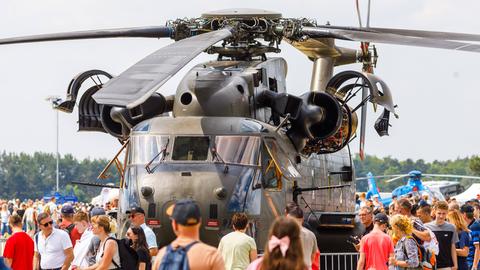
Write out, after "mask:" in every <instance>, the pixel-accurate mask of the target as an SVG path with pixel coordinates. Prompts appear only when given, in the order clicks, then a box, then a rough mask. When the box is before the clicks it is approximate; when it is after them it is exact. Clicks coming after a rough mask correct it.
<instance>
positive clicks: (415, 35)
mask: <svg viewBox="0 0 480 270" xmlns="http://www.w3.org/2000/svg"><path fill="white" fill-rule="evenodd" d="M113 37H143V38H172V39H174V40H175V41H176V42H175V43H172V44H171V45H168V46H166V47H164V48H161V49H159V50H158V51H156V52H154V53H153V54H151V55H149V56H147V57H145V58H144V59H142V60H141V61H139V62H138V63H136V64H135V65H133V66H132V67H130V68H129V69H127V70H126V71H125V72H123V73H121V74H120V75H118V76H116V77H114V76H113V75H111V74H109V73H108V72H106V71H102V70H89V71H86V72H83V73H80V74H79V75H78V76H76V77H75V78H74V79H73V80H72V81H71V82H70V85H69V87H68V90H67V99H66V101H64V102H63V103H62V104H60V105H59V106H58V107H57V108H58V109H60V110H62V111H65V112H72V111H73V108H74V107H75V105H76V104H77V98H78V97H79V93H80V92H81V89H82V85H84V82H85V81H87V80H93V81H95V82H96V85H94V86H92V87H90V88H88V89H86V91H85V92H84V93H83V94H82V95H81V97H80V100H79V101H78V112H79V121H78V123H79V130H80V131H97V132H105V133H108V134H110V135H112V136H113V137H114V138H116V139H117V140H118V141H119V142H120V143H121V144H122V146H121V149H120V151H119V152H118V153H117V155H116V156H115V157H114V158H113V159H112V161H111V162H110V163H109V164H108V165H107V167H106V169H107V168H109V167H110V166H111V165H114V166H115V167H116V168H117V169H118V170H119V172H120V175H121V182H120V215H119V222H120V224H121V226H120V228H121V231H122V232H123V231H125V228H126V226H127V225H128V221H127V220H126V216H125V215H122V214H124V213H125V211H126V210H127V209H128V208H129V207H131V206H134V205H140V206H142V207H143V208H144V209H146V212H147V224H148V225H149V226H151V227H152V228H153V230H154V232H155V233H156V235H157V240H158V242H159V244H160V245H161V246H163V245H165V244H167V243H169V242H170V241H171V240H172V239H173V238H174V234H173V232H172V229H171V226H170V225H169V223H170V222H169V219H168V217H167V215H166V213H165V210H166V209H167V208H168V207H169V206H170V205H171V204H173V203H174V202H175V201H176V200H177V199H180V198H185V197H187V198H192V199H194V200H196V201H198V202H199V204H200V206H201V210H202V215H203V225H202V228H201V238H202V240H203V241H205V242H206V243H208V244H212V245H216V244H217V243H218V241H219V239H220V237H221V236H222V235H223V234H225V233H227V232H228V231H229V230H231V228H230V227H231V226H230V223H229V219H230V216H231V215H232V213H234V212H237V211H243V212H246V213H247V214H248V215H249V217H250V218H251V224H252V225H251V227H250V228H249V233H250V234H251V235H252V236H253V237H254V238H255V240H256V241H257V244H258V246H259V247H260V248H261V247H263V246H264V243H265V241H266V237H267V234H268V227H269V224H270V223H271V222H272V220H273V219H274V218H275V217H276V216H279V215H282V214H283V209H284V207H285V205H286V203H287V202H289V201H296V202H298V203H299V204H300V205H301V206H302V207H306V208H307V209H308V215H307V217H306V220H307V222H308V223H309V224H310V226H311V227H312V228H313V229H314V231H315V233H316V234H317V236H318V237H319V246H320V249H321V250H322V252H345V251H348V250H352V247H351V246H350V245H349V244H348V243H347V242H346V240H347V239H348V236H349V235H351V234H352V232H353V231H354V230H357V229H358V227H357V226H356V222H355V213H354V209H355V202H354V200H353V197H354V193H355V181H354V179H355V177H354V170H353V165H352V159H351V155H350V149H349V142H350V141H351V140H352V139H353V138H354V136H355V134H356V130H357V126H359V128H360V153H361V155H363V153H364V146H363V145H364V141H365V140H364V138H365V129H366V126H365V123H366V111H365V109H366V105H367V103H373V104H374V105H375V106H381V107H383V108H384V110H383V113H381V115H380V117H379V118H378V120H377V122H376V124H375V129H376V130H377V132H378V133H379V135H387V134H388V127H389V123H390V115H391V114H393V115H395V116H397V114H396V111H395V104H394V102H393V100H392V94H391V91H390V89H389V88H388V86H387V84H386V83H385V82H384V81H382V80H381V79H380V78H379V77H377V76H376V75H373V74H372V73H371V72H372V70H373V67H374V65H375V63H376V59H377V57H378V54H377V52H376V49H375V48H374V47H373V46H370V43H369V42H379V43H390V44H400V45H413V46H421V47H433V48H444V49H454V50H463V51H471V52H479V51H480V46H478V45H477V44H472V43H466V42H464V41H479V40H480V36H479V35H471V34H458V33H446V32H430V31H416V30H404V29H385V28H361V27H337V26H332V25H319V24H317V23H316V22H315V21H313V20H308V19H293V18H284V17H282V15H281V14H280V13H277V12H271V11H266V10H255V9H230V10H220V11H213V12H208V13H204V14H203V15H202V16H201V17H198V18H192V19H177V20H173V21H169V22H167V24H166V25H165V26H159V27H138V28H124V29H107V30H93V31H80V32H70V33H59V34H45V35H37V36H27V37H15V38H6V39H1V40H0V44H3V45H6V44H14V43H26V42H40V41H55V40H73V39H87V38H113ZM335 39H341V40H348V41H360V42H362V47H361V49H360V50H356V49H350V48H343V47H339V46H336V45H335V43H334V41H335ZM283 41H285V42H287V43H289V44H291V45H292V46H294V47H295V48H297V49H299V50H300V51H301V52H303V53H304V54H305V55H306V56H307V57H308V58H310V59H311V60H312V61H313V63H314V64H313V70H312V81H311V89H310V91H307V92H306V93H305V94H303V95H301V96H295V95H291V94H288V93H287V87H286V80H285V76H286V73H287V64H286V61H285V60H284V59H283V58H274V57H267V54H272V53H280V49H279V44H280V43H281V42H283ZM201 52H206V53H209V54H213V55H216V59H215V60H213V61H210V62H206V63H202V64H199V65H196V66H195V67H193V68H192V69H191V70H190V71H189V72H188V73H187V74H186V75H185V77H184V78H183V80H182V81H181V83H180V84H179V86H178V88H177V92H176V94H175V95H171V96H164V95H162V94H161V93H160V92H161V86H162V85H163V84H164V83H165V82H166V81H168V80H169V79H170V78H171V77H172V76H173V75H174V74H175V73H176V72H178V71H179V70H180V69H181V68H182V67H183V66H185V65H186V64H187V63H189V62H190V61H191V60H192V59H194V58H195V57H196V56H197V55H198V54H200V53H201ZM355 62H361V63H363V70H364V71H365V72H357V71H344V72H340V73H338V74H336V75H333V70H334V67H335V66H341V65H345V64H349V63H355ZM358 110H360V111H362V112H363V113H362V114H361V118H360V120H359V119H358V117H357V111H358ZM122 153H123V155H124V160H123V162H122V161H121V157H122V156H121V155H122ZM105 171H106V170H104V172H105ZM104 172H102V173H101V176H105V174H104Z"/></svg>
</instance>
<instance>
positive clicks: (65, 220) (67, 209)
mask: <svg viewBox="0 0 480 270" xmlns="http://www.w3.org/2000/svg"><path fill="white" fill-rule="evenodd" d="M60 214H61V217H62V222H61V223H60V224H58V228H59V229H62V230H64V231H66V232H67V233H68V235H69V236H70V240H71V241H72V246H73V247H75V243H77V240H79V239H80V237H82V234H81V233H79V232H78V230H77V228H75V224H73V214H75V210H74V209H73V206H71V205H70V204H65V205H64V206H63V207H62V210H61V211H60Z"/></svg>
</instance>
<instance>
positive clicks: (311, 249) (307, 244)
mask: <svg viewBox="0 0 480 270" xmlns="http://www.w3.org/2000/svg"><path fill="white" fill-rule="evenodd" d="M300 238H301V239H302V247H303V260H304V261H305V264H306V265H307V269H312V255H313V254H315V252H317V250H318V246H317V238H316V237H315V234H314V233H313V232H312V231H310V230H309V229H307V228H305V227H303V226H302V228H301V230H300Z"/></svg>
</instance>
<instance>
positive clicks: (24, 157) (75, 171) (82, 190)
mask: <svg viewBox="0 0 480 270" xmlns="http://www.w3.org/2000/svg"><path fill="white" fill-rule="evenodd" d="M107 163H108V160H107V159H82V160H79V159H76V158H75V157H73V156H72V155H70V154H66V155H62V156H60V159H59V190H60V193H62V194H63V195H67V194H75V195H76V196H77V197H78V198H79V200H80V201H90V199H91V198H92V197H95V196H97V195H98V194H100V191H101V189H100V188H98V187H89V186H84V185H81V186H78V185H72V184H71V181H77V182H97V183H102V184H106V183H116V184H118V174H117V173H116V172H115V171H114V170H110V171H111V174H112V178H110V179H106V180H97V176H98V174H99V173H100V172H101V171H102V170H103V168H104V167H105V166H106V165H107ZM113 167H114V166H113ZM0 187H1V188H0V198H5V199H13V198H19V199H22V200H23V199H37V198H39V199H40V198H42V197H43V196H45V195H50V194H52V192H54V191H55V187H56V157H55V154H52V153H42V152H36V153H34V154H26V153H6V152H2V153H1V154H0Z"/></svg>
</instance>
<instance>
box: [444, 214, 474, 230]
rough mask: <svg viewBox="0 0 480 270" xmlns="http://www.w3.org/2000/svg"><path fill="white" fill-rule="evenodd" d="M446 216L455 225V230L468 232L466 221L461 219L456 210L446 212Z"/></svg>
mask: <svg viewBox="0 0 480 270" xmlns="http://www.w3.org/2000/svg"><path fill="white" fill-rule="evenodd" d="M447 218H448V221H449V222H450V223H452V224H453V225H455V228H457V231H464V232H470V230H469V229H468V225H467V222H465V219H463V217H462V216H461V215H460V212H459V211H458V210H452V211H449V212H448V214H447Z"/></svg>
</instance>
